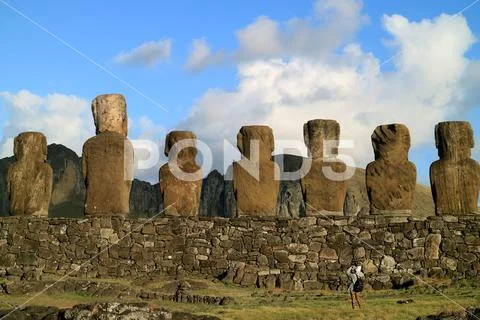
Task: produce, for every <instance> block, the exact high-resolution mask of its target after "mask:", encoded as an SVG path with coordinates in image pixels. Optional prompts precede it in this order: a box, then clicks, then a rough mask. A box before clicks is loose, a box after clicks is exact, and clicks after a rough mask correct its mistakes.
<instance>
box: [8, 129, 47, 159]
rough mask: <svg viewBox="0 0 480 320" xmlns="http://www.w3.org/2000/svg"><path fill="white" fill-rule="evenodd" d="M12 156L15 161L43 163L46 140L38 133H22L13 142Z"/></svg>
mask: <svg viewBox="0 0 480 320" xmlns="http://www.w3.org/2000/svg"><path fill="white" fill-rule="evenodd" d="M13 154H14V155H15V159H16V160H17V161H19V162H20V161H33V162H45V161H46V160H47V138H45V136H44V135H43V134H42V133H40V132H23V133H20V134H19V135H18V136H16V137H15V140H14V141H13Z"/></svg>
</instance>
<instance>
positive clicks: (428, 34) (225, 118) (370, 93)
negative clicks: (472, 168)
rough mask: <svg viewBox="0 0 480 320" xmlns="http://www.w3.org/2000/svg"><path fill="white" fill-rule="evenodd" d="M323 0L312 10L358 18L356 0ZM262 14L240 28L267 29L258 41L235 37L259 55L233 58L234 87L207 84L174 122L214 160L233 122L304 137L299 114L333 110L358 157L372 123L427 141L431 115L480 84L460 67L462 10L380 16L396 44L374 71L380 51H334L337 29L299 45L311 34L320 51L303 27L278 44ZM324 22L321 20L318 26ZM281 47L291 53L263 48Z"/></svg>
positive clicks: (468, 36) (456, 104)
mask: <svg viewBox="0 0 480 320" xmlns="http://www.w3.org/2000/svg"><path fill="white" fill-rule="evenodd" d="M319 3H320V2H319ZM322 3H323V5H320V8H319V5H318V4H317V7H316V8H317V12H318V13H319V14H320V15H323V14H324V12H325V10H333V9H335V10H337V13H338V14H339V15H342V16H344V17H351V20H356V22H354V23H350V22H348V21H343V22H344V23H345V24H346V25H344V26H342V27H341V28H340V29H341V30H351V32H354V30H356V28H357V27H358V24H359V23H360V21H361V20H362V18H361V13H360V12H359V10H360V8H361V3H359V2H355V1H339V2H337V1H324V2H321V4H322ZM335 4H337V5H335ZM353 4H357V6H353V7H352V6H351V5H353ZM332 6H334V7H333V8H332ZM266 19H267V18H261V19H259V20H257V21H256V22H254V24H253V26H254V28H253V29H252V25H250V26H248V27H247V28H245V29H244V30H246V33H244V34H243V35H242V36H241V38H242V37H243V38H242V39H247V38H249V37H250V38H252V37H253V35H254V33H255V32H253V31H252V30H256V32H258V33H259V34H258V37H259V39H261V38H263V37H266V38H265V43H258V42H255V41H253V42H249V41H247V40H245V41H243V42H242V44H241V47H242V48H244V52H245V53H249V54H250V55H251V57H252V58H253V57H254V56H257V58H256V59H253V60H246V61H245V62H242V63H240V64H239V65H238V78H239V84H238V87H237V88H236V89H235V90H233V91H224V90H218V89H216V90H209V91H207V92H206V93H205V94H204V95H203V96H202V97H201V98H200V99H199V100H198V103H196V105H195V106H194V107H193V108H192V110H191V113H190V115H189V117H188V118H187V119H186V120H185V122H184V123H182V124H181V125H182V127H187V128H189V129H190V130H192V131H194V132H195V133H196V134H197V136H198V137H199V138H200V139H202V140H203V141H205V142H207V143H209V144H210V145H211V146H212V147H213V149H214V152H215V158H216V163H215V164H216V167H217V168H221V167H222V158H221V156H222V153H221V150H222V144H223V142H222V139H223V138H228V139H229V140H231V141H232V142H235V136H236V133H237V131H238V129H239V128H240V127H241V126H242V125H248V124H267V125H270V126H271V127H272V128H273V130H274V135H275V137H276V139H296V140H298V141H303V137H302V125H303V123H304V122H306V121H307V120H310V119H316V118H323V119H336V120H337V121H339V122H340V124H341V130H342V137H343V138H347V139H353V140H354V142H355V148H354V150H346V151H345V153H347V154H351V155H353V156H354V157H355V159H356V161H357V165H365V164H366V163H367V162H368V161H371V160H372V159H373V151H372V148H371V142H370V135H371V133H372V131H373V130H374V129H375V127H376V126H377V125H379V124H384V123H394V122H397V123H398V122H400V123H405V124H406V125H407V126H408V127H409V128H410V133H411V136H412V144H413V146H421V145H424V144H427V145H429V146H433V141H434V140H433V129H434V126H435V124H436V123H437V122H439V121H442V120H445V119H449V118H451V117H458V116H459V114H460V112H461V111H462V106H467V104H468V102H469V101H470V100H471V99H470V98H469V96H470V95H471V94H472V93H471V92H470V91H469V88H470V89H472V90H474V88H475V87H477V88H478V86H479V85H480V81H479V79H478V75H476V76H475V75H473V74H472V72H471V71H468V70H469V69H470V67H471V66H472V67H473V66H474V65H475V66H476V65H478V62H476V61H471V60H468V59H467V58H466V57H465V52H466V51H467V50H468V49H469V48H470V47H471V46H472V44H473V43H474V37H473V34H472V32H471V31H470V29H469V27H468V25H467V21H466V19H465V18H464V17H463V16H448V15H441V16H439V17H437V18H435V19H433V20H428V19H425V20H422V21H421V22H411V21H409V20H407V19H406V18H404V17H402V16H399V15H392V16H384V18H383V24H384V27H385V29H386V31H387V32H388V33H389V36H390V40H389V41H388V44H389V45H390V46H391V48H392V50H393V51H394V52H393V53H398V55H397V56H396V58H395V60H394V70H392V71H382V70H381V69H380V61H379V59H378V58H376V57H375V56H374V55H373V54H372V53H367V52H364V51H363V50H362V49H361V46H360V45H358V44H352V43H351V44H348V45H346V46H344V47H343V50H341V52H340V53H338V50H336V45H337V44H340V43H341V42H342V41H343V40H342V39H345V38H344V36H343V35H341V34H339V33H337V31H335V30H334V31H332V38H331V39H330V38H329V39H328V40H330V44H332V45H327V47H328V49H329V51H328V52H325V54H318V55H307V54H302V53H306V52H315V50H313V49H312V48H313V47H311V46H310V44H309V43H316V44H317V46H318V47H315V48H316V49H318V50H320V51H321V50H322V49H321V48H320V47H321V46H322V42H321V41H320V42H318V36H320V35H318V34H317V33H315V32H306V33H305V36H306V38H304V39H303V40H302V41H300V42H298V43H297V44H295V45H293V44H292V45H289V46H288V47H285V45H284V43H285V42H283V41H282V40H281V38H282V36H279V33H278V24H277V23H275V22H274V21H271V20H270V21H268V20H266ZM329 23H330V22H329V21H325V25H329ZM331 23H333V21H332V22H331ZM255 28H256V29H255ZM295 30H297V29H295ZM298 30H299V29H298ZM252 39H253V38H252ZM279 39H280V40H279ZM327 42H328V41H327ZM257 44H258V45H257ZM249 45H254V46H255V47H251V46H250V47H249ZM279 48H280V49H279ZM283 50H287V51H288V52H290V53H291V56H290V57H288V58H270V57H268V56H269V55H270V53H272V52H276V51H278V52H281V51H283ZM312 50H313V51H312ZM320 51H318V52H319V53H320ZM327 55H328V59H326V58H325V57H326V56H327ZM475 77H476V80H475ZM467 78H468V79H467ZM472 81H476V83H472ZM465 83H469V88H467V87H466V86H465V85H464V84H465ZM475 94H478V93H475ZM477 103H478V100H477ZM303 152H305V151H303Z"/></svg>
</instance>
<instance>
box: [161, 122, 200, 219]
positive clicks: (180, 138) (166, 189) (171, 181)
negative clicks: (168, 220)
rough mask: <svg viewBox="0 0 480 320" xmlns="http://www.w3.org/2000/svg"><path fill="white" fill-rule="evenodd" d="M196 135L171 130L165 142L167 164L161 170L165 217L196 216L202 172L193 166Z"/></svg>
mask: <svg viewBox="0 0 480 320" xmlns="http://www.w3.org/2000/svg"><path fill="white" fill-rule="evenodd" d="M195 140H196V136H195V134H194V133H193V132H191V131H172V132H170V133H169V134H168V135H167V137H166V139H165V155H166V156H167V157H169V162H168V163H166V164H164V165H163V166H162V167H161V168H160V174H159V181H160V194H161V196H162V198H163V205H164V210H165V214H166V215H172V216H195V215H197V214H198V210H199V205H200V195H201V190H202V171H201V169H200V166H199V165H198V164H197V163H196V160H195V157H196V155H197V149H196V147H195V145H196V144H195V143H196V142H195Z"/></svg>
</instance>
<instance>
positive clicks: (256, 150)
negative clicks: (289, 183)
mask: <svg viewBox="0 0 480 320" xmlns="http://www.w3.org/2000/svg"><path fill="white" fill-rule="evenodd" d="M237 147H238V149H239V150H240V153H241V154H242V159H240V160H239V161H237V162H234V163H233V166H232V167H233V192H234V195H235V200H236V206H237V208H236V211H237V212H236V214H237V216H275V215H276V206H277V197H278V192H279V187H280V168H279V167H278V165H277V163H275V162H274V161H273V160H272V152H273V150H274V148H275V143H274V139H273V131H272V128H270V127H268V126H243V127H241V128H240V131H239V132H238V134H237Z"/></svg>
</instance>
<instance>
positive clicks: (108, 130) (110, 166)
mask: <svg viewBox="0 0 480 320" xmlns="http://www.w3.org/2000/svg"><path fill="white" fill-rule="evenodd" d="M126 108H127V106H126V102H125V98H124V97H123V96H122V95H119V94H108V95H100V96H98V97H96V98H95V99H94V100H93V102H92V114H93V119H94V121H95V126H96V133H97V135H96V136H95V137H92V138H90V139H88V140H87V141H86V142H85V144H84V145H83V151H82V173H83V177H84V179H85V186H86V190H87V192H86V199H85V211H84V212H85V215H118V214H119V215H128V213H129V211H130V208H129V198H130V189H131V186H132V180H133V174H132V173H133V146H132V144H131V142H130V141H129V140H128V139H127V138H126V136H127V109H126Z"/></svg>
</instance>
